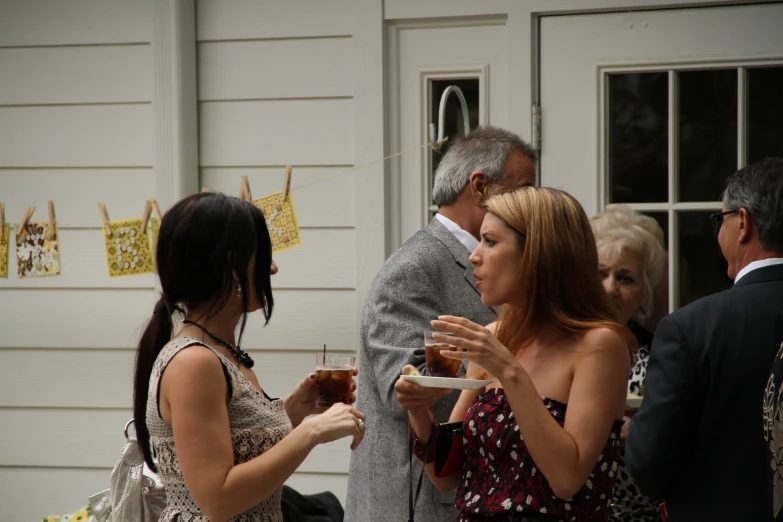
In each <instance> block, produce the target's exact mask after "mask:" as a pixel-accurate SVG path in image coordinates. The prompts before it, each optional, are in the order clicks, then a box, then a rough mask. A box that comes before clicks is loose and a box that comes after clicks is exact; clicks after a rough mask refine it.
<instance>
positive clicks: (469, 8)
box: [383, 0, 582, 20]
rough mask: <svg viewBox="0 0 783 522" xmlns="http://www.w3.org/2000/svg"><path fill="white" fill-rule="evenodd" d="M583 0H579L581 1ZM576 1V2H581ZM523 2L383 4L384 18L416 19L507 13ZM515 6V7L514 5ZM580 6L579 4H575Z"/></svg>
mask: <svg viewBox="0 0 783 522" xmlns="http://www.w3.org/2000/svg"><path fill="white" fill-rule="evenodd" d="M581 1H582V0H579V2H581ZM579 2H574V3H579ZM527 3H529V0H525V1H523V2H519V1H517V2H511V0H484V1H482V2H475V1H473V0H428V1H427V2H422V1H420V0H386V1H385V2H384V4H383V10H384V13H383V14H384V18H385V19H386V20H395V19H415V18H442V17H445V16H482V15H495V14H506V13H508V12H509V11H510V10H512V9H514V8H517V9H520V8H525V7H526V6H525V4H527ZM512 6H513V7H512ZM574 8H578V6H574Z"/></svg>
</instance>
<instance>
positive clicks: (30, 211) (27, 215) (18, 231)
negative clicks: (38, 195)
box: [16, 205, 35, 242]
mask: <svg viewBox="0 0 783 522" xmlns="http://www.w3.org/2000/svg"><path fill="white" fill-rule="evenodd" d="M33 212H35V207H34V206H32V205H30V206H29V207H27V208H26V209H25V211H24V217H23V218H22V222H21V223H19V228H18V229H16V239H17V242H18V241H19V238H20V237H21V235H22V232H24V227H26V226H27V223H29V222H30V218H32V217H33Z"/></svg>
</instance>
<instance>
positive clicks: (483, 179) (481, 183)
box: [469, 170, 489, 205]
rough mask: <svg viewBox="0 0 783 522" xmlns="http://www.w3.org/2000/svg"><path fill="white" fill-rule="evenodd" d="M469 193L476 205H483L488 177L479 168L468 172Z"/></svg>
mask: <svg viewBox="0 0 783 522" xmlns="http://www.w3.org/2000/svg"><path fill="white" fill-rule="evenodd" d="M469 184H470V194H471V196H472V197H473V201H474V203H476V205H483V204H484V202H485V201H486V199H487V195H488V194H487V191H488V189H489V179H487V175H486V174H484V173H483V172H481V171H480V170H474V171H473V172H472V173H471V174H470V181H469Z"/></svg>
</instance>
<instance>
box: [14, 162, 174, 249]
mask: <svg viewBox="0 0 783 522" xmlns="http://www.w3.org/2000/svg"><path fill="white" fill-rule="evenodd" d="M154 194H155V192H154V188H153V184H152V169H151V168H146V169H44V170H35V169H23V170H13V169H0V201H3V202H5V219H6V220H7V221H8V222H12V223H18V222H19V221H20V220H21V219H22V216H24V210H25V208H26V207H27V205H34V206H35V208H36V210H35V214H34V215H33V219H34V220H36V221H37V220H46V219H48V215H49V214H48V210H47V206H46V202H47V201H49V200H53V201H54V205H55V211H56V213H57V221H58V222H59V223H61V224H62V225H85V224H93V225H96V224H98V223H100V220H101V217H100V213H99V212H98V206H97V203H98V202H99V201H103V202H104V203H106V209H107V210H108V212H109V218H110V219H128V218H133V217H141V215H142V213H143V212H144V202H145V201H146V200H147V199H148V198H150V197H152V196H154ZM161 210H164V209H161ZM62 225H61V226H62ZM98 234H100V231H98Z"/></svg>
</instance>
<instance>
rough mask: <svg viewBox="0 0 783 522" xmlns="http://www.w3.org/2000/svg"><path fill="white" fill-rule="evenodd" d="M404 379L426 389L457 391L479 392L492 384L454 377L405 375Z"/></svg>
mask: <svg viewBox="0 0 783 522" xmlns="http://www.w3.org/2000/svg"><path fill="white" fill-rule="evenodd" d="M402 377H403V378H404V379H407V380H409V381H412V382H415V383H416V384H418V385H420V386H424V387H425V388H452V389H455V390H478V389H479V388H483V387H484V386H486V385H487V384H489V383H491V382H492V381H485V380H482V379H460V378H456V379H455V378H453V377H427V376H426V375H403V376H402Z"/></svg>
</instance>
